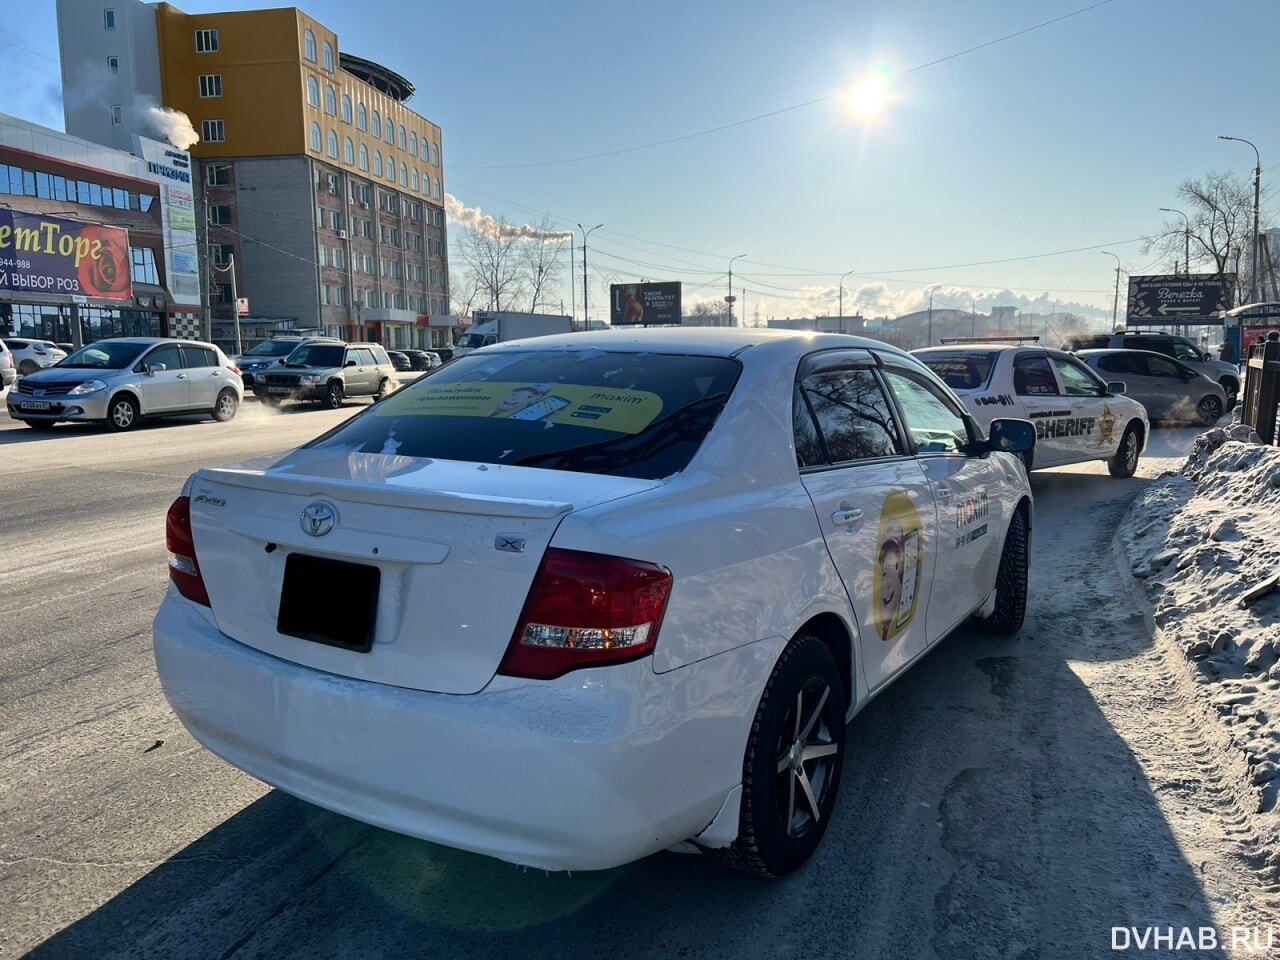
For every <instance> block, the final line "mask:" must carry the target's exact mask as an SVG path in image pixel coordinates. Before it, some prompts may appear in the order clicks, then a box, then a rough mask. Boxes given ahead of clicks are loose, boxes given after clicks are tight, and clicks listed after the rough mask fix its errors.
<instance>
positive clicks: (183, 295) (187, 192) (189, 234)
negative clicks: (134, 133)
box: [137, 137, 200, 306]
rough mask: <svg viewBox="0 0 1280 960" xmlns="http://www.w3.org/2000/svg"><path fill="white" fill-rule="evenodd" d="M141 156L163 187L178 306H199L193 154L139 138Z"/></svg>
mask: <svg viewBox="0 0 1280 960" xmlns="http://www.w3.org/2000/svg"><path fill="white" fill-rule="evenodd" d="M137 140H138V151H137V152H138V155H139V156H141V157H142V159H143V160H145V161H146V162H147V171H148V172H149V173H150V174H151V179H153V180H155V182H156V183H158V184H159V185H160V225H161V229H162V232H163V236H164V267H165V271H164V273H165V281H166V286H167V287H168V288H169V293H170V295H171V296H172V297H173V302H174V303H175V304H182V305H186V306H198V305H199V303H200V267H199V265H198V262H197V260H196V249H197V246H196V207H195V194H194V193H193V192H192V183H191V172H192V167H191V154H189V153H187V152H186V151H183V150H178V149H176V148H175V147H171V146H170V145H169V144H167V143H161V142H160V141H158V140H148V139H147V138H146V137H138V138H137Z"/></svg>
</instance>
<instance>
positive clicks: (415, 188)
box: [413, 167, 420, 190]
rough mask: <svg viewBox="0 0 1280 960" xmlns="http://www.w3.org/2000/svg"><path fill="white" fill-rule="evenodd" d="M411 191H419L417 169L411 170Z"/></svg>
mask: <svg viewBox="0 0 1280 960" xmlns="http://www.w3.org/2000/svg"><path fill="white" fill-rule="evenodd" d="M413 189H414V190H418V189H420V187H419V184H418V168H417V167H414V168H413Z"/></svg>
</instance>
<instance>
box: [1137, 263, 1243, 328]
mask: <svg viewBox="0 0 1280 960" xmlns="http://www.w3.org/2000/svg"><path fill="white" fill-rule="evenodd" d="M1235 279H1236V276H1235V274H1234V273H1227V274H1217V273H1210V274H1203V275H1199V276H1193V277H1187V276H1180V275H1176V274H1175V275H1173V276H1148V277H1130V278H1129V307H1128V310H1127V311H1126V316H1127V317H1128V319H1129V320H1131V321H1133V320H1142V321H1146V322H1147V323H1159V324H1165V323H1197V322H1204V321H1205V320H1208V319H1209V318H1210V317H1216V316H1217V315H1220V314H1221V313H1222V311H1223V310H1226V309H1227V308H1228V307H1229V306H1230V303H1231V295H1232V287H1233V286H1234V285H1235Z"/></svg>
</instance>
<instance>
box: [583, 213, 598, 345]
mask: <svg viewBox="0 0 1280 960" xmlns="http://www.w3.org/2000/svg"><path fill="white" fill-rule="evenodd" d="M603 226H604V224H603V223H597V224H596V225H595V226H594V227H592V228H591V230H599V229H600V228H601V227H603ZM578 229H579V230H581V231H582V320H583V323H582V329H583V330H586V329H588V328H589V327H590V326H591V313H590V311H589V309H588V307H587V237H589V236H591V230H588V229H586V228H585V227H584V226H583V225H582V224H578Z"/></svg>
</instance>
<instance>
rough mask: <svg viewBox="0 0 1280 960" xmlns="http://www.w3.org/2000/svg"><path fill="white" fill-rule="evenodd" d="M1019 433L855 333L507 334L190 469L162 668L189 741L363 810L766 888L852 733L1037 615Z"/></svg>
mask: <svg viewBox="0 0 1280 960" xmlns="http://www.w3.org/2000/svg"><path fill="white" fill-rule="evenodd" d="M1033 444H1034V433H1033V431H1032V429H1031V426H1030V424H1028V423H1025V422H1022V421H1017V420H996V421H994V422H993V423H992V424H991V436H990V437H988V436H987V435H986V434H985V433H982V432H980V431H979V430H978V429H977V427H976V424H975V423H974V420H973V419H972V418H971V417H969V416H967V415H965V413H964V411H963V408H962V407H961V405H960V404H959V403H958V402H957V401H956V399H955V397H954V396H953V395H952V393H951V392H950V391H949V390H948V389H947V388H946V386H945V385H943V384H942V383H941V381H939V380H938V379H937V378H936V377H935V376H934V375H933V374H931V373H930V372H929V371H928V369H927V368H926V367H924V366H923V365H922V364H920V363H919V362H918V361H916V360H915V359H913V358H912V357H911V356H910V355H908V354H906V353H903V352H901V351H899V350H897V349H895V348H893V347H888V346H886V345H884V344H881V343H876V342H873V341H869V340H861V339H857V338H851V337H845V336H839V335H802V334H797V333H784V332H774V331H763V330H754V329H752V330H748V329H724V330H675V331H670V330H657V329H654V330H638V331H628V332H625V333H623V332H617V331H614V332H611V333H609V334H607V335H606V334H592V333H575V334H571V335H562V336H550V337H540V338H538V339H536V340H531V341H530V340H526V341H515V342H511V343H505V344H496V345H494V346H492V347H487V348H485V349H484V350H482V351H478V352H476V353H474V354H471V355H469V356H466V357H463V358H461V359H458V360H455V361H454V362H453V363H451V364H449V365H447V366H445V367H442V368H441V369H440V370H438V371H436V372H434V373H432V374H431V375H430V376H428V377H424V378H423V379H422V380H421V381H419V382H418V383H417V384H415V385H413V386H410V387H408V388H407V389H404V390H401V391H399V392H398V393H396V394H393V395H392V396H390V397H388V398H387V399H385V400H382V401H381V402H379V403H377V404H375V405H374V406H372V407H370V408H369V409H368V410H366V411H365V412H363V413H362V414H360V415H358V416H356V417H353V418H352V419H351V420H349V421H347V422H346V423H344V424H343V425H341V426H340V427H338V428H337V429H335V430H333V431H330V432H329V433H327V434H325V435H324V436H322V437H320V438H319V439H318V440H316V441H313V442H312V443H310V444H308V445H306V446H304V447H302V448H300V449H298V450H296V451H294V452H293V453H291V454H288V455H286V456H285V457H283V459H279V460H276V461H274V462H266V463H257V464H247V465H241V466H237V467H229V468H223V469H206V470H201V471H200V472H198V473H196V474H194V475H193V476H192V477H191V478H190V479H189V480H188V481H187V483H186V486H185V488H184V490H183V491H182V495H181V496H180V497H179V498H178V499H177V500H176V501H175V502H174V503H173V505H172V507H171V508H170V510H169V516H168V525H167V541H168V549H169V554H170V560H169V571H170V575H171V580H172V583H171V584H170V589H169V592H168V595H167V596H166V598H165V600H164V602H163V604H162V605H161V607H160V610H159V613H158V614H157V616H156V621H155V654H156V663H157V667H158V669H159V675H160V679H161V682H162V684H163V686H164V691H165V694H166V696H167V697H168V699H169V702H170V703H171V704H172V705H173V707H174V709H175V711H176V712H177V714H178V716H179V717H180V718H181V719H182V721H183V723H184V724H185V725H186V726H187V728H188V729H189V730H190V731H191V733H192V734H193V735H194V736H195V737H196V739H197V740H199V741H200V742H201V743H203V744H204V745H205V746H207V747H208V748H209V749H210V750H212V751H214V752H215V753H217V754H218V755H220V756H222V757H223V758H225V759H227V760H228V761H230V762H231V763H232V764H234V765H235V766H237V767H239V768H241V769H242V770H245V771H247V772H249V773H251V774H252V775H254V776H256V777H259V778H261V779H263V780H265V781H267V782H268V783H270V784H273V785H275V786H277V787H279V788H280V789H282V790H285V791H287V792H289V793H292V794H294V795H296V796H298V797H302V798H303V799H306V800H309V801H311V802H313V803H316V804H319V805H320V806H323V807H327V808H329V809H331V810H335V811H338V812H340V813H344V814H347V815H349V816H352V817H355V818H357V819H360V820H363V821H366V822H368V823H372V824H377V825H379V826H382V827H386V828H388V829H391V830H396V831H400V832H402V833H406V834H410V835H413V836H417V837H422V838H425V839H428V840H432V841H435V842H438V843H442V844H446V845H449V846H453V847H459V848H462V849H466V850H471V851H476V852H479V853H483V854H488V855H491V856H494V857H499V858H501V859H503V860H508V861H511V862H514V863H519V864H527V865H531V866H535V867H541V868H546V869H577V870H582V869H600V868H606V867H612V866H615V865H617V864H621V863H625V862H628V861H631V860H634V859H637V858H640V857H643V856H646V855H648V854H651V853H653V852H655V851H658V850H662V849H664V848H667V847H672V846H677V847H680V848H683V849H692V848H693V847H694V846H696V847H697V848H701V849H704V850H709V851H712V852H714V853H715V854H716V855H717V856H718V857H719V858H720V859H722V860H724V861H727V862H728V863H730V864H732V865H734V866H737V867H739V868H743V869H747V870H750V871H754V872H757V873H763V874H768V875H775V876H776V875H782V874H785V873H788V872H789V871H791V870H793V869H795V868H796V867H797V866H799V865H800V864H801V863H802V862H804V860H805V859H806V858H807V857H808V856H809V855H810V854H811V853H812V852H813V850H814V849H815V848H816V847H817V845H818V843H819V841H820V840H821V837H822V834H823V831H824V830H825V828H826V825H827V822H828V820H829V819H830V817H831V813H832V809H833V807H834V804H835V801H836V792H837V789H838V786H839V783H840V775H841V771H842V767H843V761H844V743H845V725H846V722H847V721H848V719H849V718H850V717H851V716H852V715H853V714H854V713H855V712H857V711H858V710H859V709H860V708H861V707H863V706H864V705H865V704H866V703H867V702H868V701H869V700H870V699H871V698H872V697H873V696H875V695H876V694H877V693H879V692H880V691H881V690H883V689H884V688H885V687H886V685H887V684H888V683H889V682H890V681H892V680H893V679H894V678H895V677H897V676H898V675H899V674H901V673H902V672H903V671H904V670H905V669H906V668H907V667H908V666H909V665H910V664H911V663H913V662H914V661H916V660H917V659H919V658H920V657H921V656H922V655H923V654H924V653H925V651H926V650H928V649H929V648H930V646H931V645H932V644H935V643H937V642H938V641H939V640H941V639H942V638H943V637H944V636H946V635H947V633H949V632H950V631H952V630H953V629H955V628H956V627H957V626H959V625H961V624H963V623H965V622H966V621H968V620H969V619H970V618H971V617H973V616H975V615H976V616H977V617H978V618H979V619H980V621H981V622H982V623H983V624H985V626H986V628H987V629H989V630H992V631H997V632H1003V633H1012V632H1014V631H1016V630H1017V629H1018V628H1019V627H1020V625H1021V624H1022V620H1023V613H1024V609H1025V604H1026V589H1027V564H1028V543H1029V537H1030V529H1031V521H1032V502H1031V495H1030V492H1029V488H1028V485H1027V480H1026V475H1025V472H1024V471H1023V470H1022V468H1021V467H1020V466H1019V465H1018V462H1017V460H1016V457H1015V454H1016V452H1017V451H1019V450H1025V449H1027V448H1029V447H1031V446H1032V445H1033ZM685 841H691V844H692V846H691V844H690V843H685Z"/></svg>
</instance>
